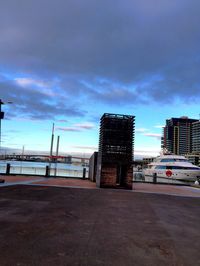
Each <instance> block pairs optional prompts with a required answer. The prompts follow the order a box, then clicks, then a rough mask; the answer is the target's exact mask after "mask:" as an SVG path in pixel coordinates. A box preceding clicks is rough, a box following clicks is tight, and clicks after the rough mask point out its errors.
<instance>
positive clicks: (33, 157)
mask: <svg viewBox="0 0 200 266" xmlns="http://www.w3.org/2000/svg"><path fill="white" fill-rule="evenodd" d="M0 160H17V161H40V162H62V163H74V162H77V163H82V164H86V163H89V158H86V157H79V156H71V155H67V156H63V155H59V156H55V155H52V156H50V155H47V154H5V155H0Z"/></svg>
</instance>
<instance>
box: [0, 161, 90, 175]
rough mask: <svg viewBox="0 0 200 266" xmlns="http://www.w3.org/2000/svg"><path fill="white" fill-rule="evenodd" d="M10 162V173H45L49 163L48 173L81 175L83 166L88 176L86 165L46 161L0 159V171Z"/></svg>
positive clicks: (4, 170) (4, 169)
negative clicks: (49, 170)
mask: <svg viewBox="0 0 200 266" xmlns="http://www.w3.org/2000/svg"><path fill="white" fill-rule="evenodd" d="M8 163H9V164H10V166H11V167H10V173H11V174H29V175H45V172H46V166H49V165H51V173H50V175H52V176H54V175H55V169H56V175H57V176H66V177H67V176H68V177H82V176H83V168H86V178H87V177H88V167H85V166H84V167H83V166H82V165H75V164H66V163H57V164H56V163H51V164H49V163H48V162H27V161H0V173H2V174H3V173H6V165H7V164H8Z"/></svg>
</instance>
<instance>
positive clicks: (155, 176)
mask: <svg viewBox="0 0 200 266" xmlns="http://www.w3.org/2000/svg"><path fill="white" fill-rule="evenodd" d="M153 183H154V184H156V183H157V174H156V173H153Z"/></svg>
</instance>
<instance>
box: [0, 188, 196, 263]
mask: <svg viewBox="0 0 200 266" xmlns="http://www.w3.org/2000/svg"><path fill="white" fill-rule="evenodd" d="M140 189H141V188H140ZM199 206H200V198H195V197H183V196H182V197H177V196H172V195H160V194H157V193H142V192H136V191H135V192H134V193H133V192H132V191H124V190H109V189H81V188H56V187H50V186H48V187H47V186H31V185H17V186H8V187H0V227H1V233H0V265H1V266H5V265H6V266H11V265H12V266H13V265H18V266H25V265H26V266H27V265H28V266H29V265H34V266H35V265H37V266H38V265H39V266H40V265H41V266H43V265H44V266H46V265H48V266H51V265H52V266H54V265H56V266H58V265H70V266H71V265H85V266H86V265H87V266H88V265H106V266H107V265H115V266H123V265H128V266H129V265H130V266H133V265H167V266H169V265H181V266H184V265H195V266H196V265H200V208H199Z"/></svg>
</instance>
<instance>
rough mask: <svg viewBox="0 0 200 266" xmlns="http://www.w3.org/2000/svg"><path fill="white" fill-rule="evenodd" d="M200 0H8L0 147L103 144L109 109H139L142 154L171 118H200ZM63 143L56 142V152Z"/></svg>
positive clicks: (0, 62) (156, 144) (1, 57)
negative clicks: (104, 117) (101, 125)
mask: <svg viewBox="0 0 200 266" xmlns="http://www.w3.org/2000/svg"><path fill="white" fill-rule="evenodd" d="M199 10H200V1H199V0H173V1H169V0H148V1H147V0H110V1H105V0H101V1H96V0H76V1H74V0H51V1H49V0H40V1H39V0H18V1H13V0H6V1H3V0H0V98H1V99H2V101H3V102H5V103H6V102H8V101H11V102H12V104H5V105H2V109H3V111H4V112H5V119H4V120H2V132H1V135H2V143H1V152H4V151H5V152H6V149H7V148H9V149H19V150H22V147H23V146H24V149H25V151H28V150H33V151H49V149H50V141H51V130H52V125H53V123H55V139H56V138H57V136H58V135H59V136H60V149H59V150H60V153H67V154H70V153H72V152H74V153H82V154H88V153H92V152H94V151H97V150H98V141H99V121H100V117H101V116H102V115H103V114H104V113H116V114H128V115H134V116H135V145H134V155H135V157H141V156H155V155H158V154H159V152H160V150H161V141H160V138H161V135H162V127H163V126H164V125H165V121H166V119H169V118H171V117H180V116H188V117H190V118H194V119H199V113H200V109H199V100H200V27H199V25H200V16H199ZM55 146H56V143H54V151H55Z"/></svg>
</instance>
